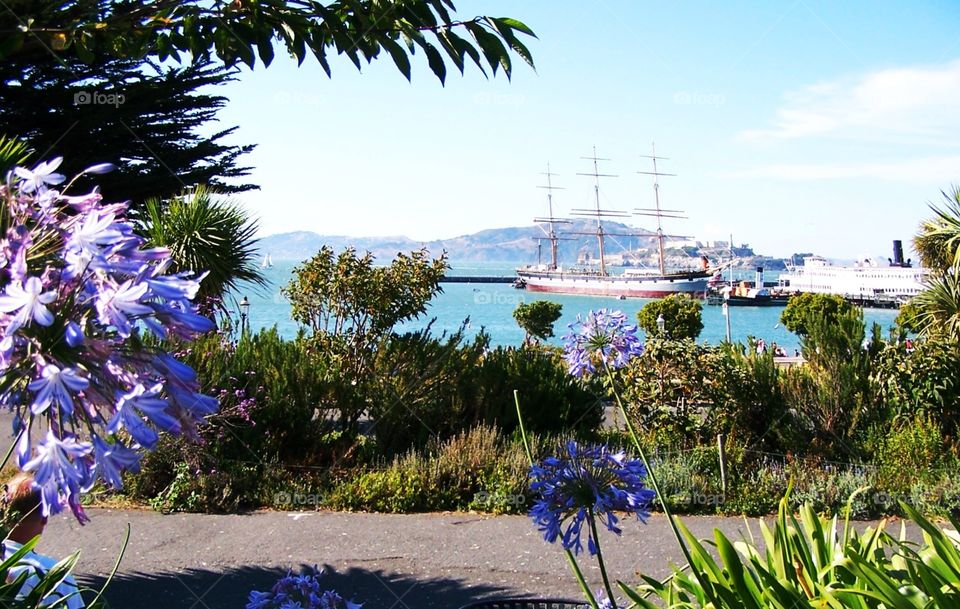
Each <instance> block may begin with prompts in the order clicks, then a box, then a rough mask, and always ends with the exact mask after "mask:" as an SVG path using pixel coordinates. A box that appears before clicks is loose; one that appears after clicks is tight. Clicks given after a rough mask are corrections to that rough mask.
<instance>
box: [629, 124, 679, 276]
mask: <svg viewBox="0 0 960 609" xmlns="http://www.w3.org/2000/svg"><path fill="white" fill-rule="evenodd" d="M650 147H651V149H652V154H651V155H649V156H648V155H645V154H641V155H640V156H641V158H645V159H651V160H652V161H653V171H638V172H637V173H641V174H644V175H649V176H653V196H654V201H655V203H656V207H655V208H654V209H650V208H638V209H637V210H636V214H637V215H638V216H655V217H656V218H657V250H658V254H659V255H658V258H659V261H660V274H661V275H665V274H666V265H665V264H664V254H663V238H664V234H663V218H682V219H686V216H683V215H679V214H682V213H683V212H682V211H680V210H678V209H662V208H661V207H660V180H659V178H660V176H671V177H673V176H676V175H677V174H675V173H660V172H659V171H657V161H658V160H659V161H669V160H670V159H668V158H667V157H665V156H657V147H656V144H653V143H651V144H650Z"/></svg>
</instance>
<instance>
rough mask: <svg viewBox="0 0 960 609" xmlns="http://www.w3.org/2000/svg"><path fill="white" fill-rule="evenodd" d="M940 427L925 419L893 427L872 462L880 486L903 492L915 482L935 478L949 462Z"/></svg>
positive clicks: (919, 418) (925, 417) (917, 419)
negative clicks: (875, 462)
mask: <svg viewBox="0 0 960 609" xmlns="http://www.w3.org/2000/svg"><path fill="white" fill-rule="evenodd" d="M949 456H950V455H949V452H947V451H946V447H945V445H944V442H943V434H942V432H941V431H940V425H938V424H937V422H936V421H934V420H933V419H932V418H930V417H927V416H921V417H917V418H916V419H914V420H913V421H902V422H900V424H898V425H895V426H894V427H893V428H892V429H891V430H890V432H889V434H887V436H886V438H884V440H883V441H882V442H881V443H880V446H879V448H878V451H877V455H876V461H877V465H878V468H879V478H880V480H879V481H880V484H881V486H882V487H883V488H884V489H886V490H888V491H892V492H905V491H907V490H909V489H910V487H911V486H912V485H913V484H915V483H916V482H931V481H933V480H935V479H936V478H938V477H939V475H940V473H941V471H942V466H943V465H944V463H945V462H947V461H948V459H949Z"/></svg>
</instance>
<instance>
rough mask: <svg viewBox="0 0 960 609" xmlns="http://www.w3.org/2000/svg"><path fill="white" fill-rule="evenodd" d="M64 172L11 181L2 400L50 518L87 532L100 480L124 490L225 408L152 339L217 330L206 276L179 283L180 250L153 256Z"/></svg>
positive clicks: (6, 191) (1, 209)
mask: <svg viewBox="0 0 960 609" xmlns="http://www.w3.org/2000/svg"><path fill="white" fill-rule="evenodd" d="M60 162H61V159H59V158H57V159H53V160H51V161H49V162H45V163H40V164H39V165H37V166H36V167H34V168H33V169H27V168H24V167H17V168H15V169H14V170H13V171H12V172H10V173H9V174H8V175H7V176H6V181H5V183H3V184H2V185H0V236H2V239H0V289H2V290H3V291H2V294H0V374H2V376H0V403H2V404H3V406H5V407H6V408H8V409H9V410H11V411H12V412H13V414H14V432H15V433H16V434H17V435H18V439H17V443H16V454H17V463H18V465H19V466H20V467H21V468H22V469H23V470H25V471H28V472H32V473H33V475H34V479H35V480H36V483H37V484H38V485H39V487H40V489H41V492H42V496H43V512H44V514H45V515H49V514H52V513H57V512H59V511H60V510H61V508H62V507H63V506H69V507H70V509H71V510H72V511H73V513H74V515H75V516H76V517H77V519H78V520H79V521H80V522H84V521H85V520H86V519H87V518H86V515H85V514H84V511H83V508H82V506H81V501H80V500H81V496H82V494H83V493H84V492H86V491H87V490H89V489H90V488H91V487H92V486H93V484H94V483H95V482H97V481H101V482H103V483H105V484H106V485H107V486H110V487H113V488H119V487H120V486H121V485H122V479H121V474H122V472H124V471H127V470H131V471H133V470H136V469H137V467H138V463H139V460H140V458H141V455H142V453H143V451H145V450H149V449H151V448H153V447H154V446H155V445H156V443H157V440H158V432H160V431H165V432H169V433H173V434H184V435H187V436H195V435H196V427H197V424H198V423H200V422H201V421H202V420H203V418H204V417H206V416H208V415H210V414H212V413H214V412H216V410H217V407H218V404H217V400H216V398H214V397H211V396H208V395H204V394H202V393H201V392H200V390H199V389H200V387H199V383H198V381H197V376H196V373H195V372H194V371H193V369H192V368H190V367H189V366H187V365H185V364H184V363H182V362H181V361H179V360H178V359H176V358H175V357H173V356H172V355H171V354H169V353H167V352H164V351H163V350H161V349H159V348H150V347H147V346H146V345H145V341H144V336H143V333H145V332H146V333H150V334H152V335H153V336H155V337H157V338H158V339H190V338H192V337H194V336H196V335H197V334H199V333H202V332H206V331H209V330H212V329H213V328H214V324H213V322H212V321H210V320H209V319H207V318H206V317H203V316H201V315H199V314H197V312H196V310H195V309H194V306H193V304H192V303H191V300H192V298H193V297H194V296H195V295H196V292H197V289H198V287H199V282H200V280H201V279H202V276H193V275H190V274H186V273H177V274H170V273H168V272H167V269H168V267H169V264H170V253H169V251H167V250H166V249H162V248H153V249H145V248H144V247H143V244H144V241H143V239H142V238H141V237H140V236H138V235H137V234H136V233H135V232H134V231H133V227H132V225H131V224H130V223H129V222H127V221H125V219H124V213H125V212H126V210H127V206H126V204H124V203H110V204H107V203H104V202H103V200H102V196H101V195H100V193H99V192H98V191H97V190H96V189H94V190H92V191H90V192H88V193H84V194H79V195H73V194H68V193H69V191H70V188H71V186H72V185H73V183H74V181H75V180H76V179H77V178H74V179H73V180H71V181H70V182H67V181H66V178H65V176H63V175H61V174H58V173H56V169H57V167H58V166H59V165H60ZM110 169H111V166H109V165H106V164H103V165H95V166H93V167H90V168H88V169H86V170H85V171H84V172H82V173H81V174H80V175H84V174H99V173H103V172H105V171H109V170H110ZM77 177H80V176H77ZM61 185H63V186H62V187H61ZM37 435H39V436H41V439H40V440H39V441H38V442H37V443H36V444H34V443H33V438H34V437H35V436H37Z"/></svg>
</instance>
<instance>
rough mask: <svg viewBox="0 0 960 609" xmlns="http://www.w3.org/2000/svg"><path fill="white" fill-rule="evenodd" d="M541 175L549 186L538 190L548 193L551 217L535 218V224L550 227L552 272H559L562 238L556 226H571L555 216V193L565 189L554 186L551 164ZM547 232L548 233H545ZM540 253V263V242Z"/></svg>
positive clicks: (548, 236) (548, 234)
mask: <svg viewBox="0 0 960 609" xmlns="http://www.w3.org/2000/svg"><path fill="white" fill-rule="evenodd" d="M540 175H545V176H547V185H546V186H537V188H543V189H545V190H546V191H547V207H548V210H549V212H550V215H549V216H547V217H546V218H534V219H533V221H534V222H538V223H539V222H545V223H548V224H549V225H550V232H548V233H547V239H549V240H550V266H549V269H550V270H551V271H555V270H557V244H558V242H559V241H560V238H559V237H558V236H557V231H556V225H557V224H569V223H570V221H569V220H561V219H559V218H557V217H555V216H554V215H553V191H554V190H563V188H561V187H558V186H554V185H553V181H552V179H551V178H553V177H554V176H555V175H557V174H555V173H550V163H547V171H546V173H541V174H540ZM544 232H546V231H544ZM537 248H538V252H537V261H538V262H539V242H538V246H537Z"/></svg>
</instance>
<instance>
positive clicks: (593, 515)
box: [530, 440, 656, 554]
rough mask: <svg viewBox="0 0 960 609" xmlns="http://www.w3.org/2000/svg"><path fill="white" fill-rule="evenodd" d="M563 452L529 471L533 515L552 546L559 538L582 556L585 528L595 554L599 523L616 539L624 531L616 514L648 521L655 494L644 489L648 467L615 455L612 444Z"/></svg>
mask: <svg viewBox="0 0 960 609" xmlns="http://www.w3.org/2000/svg"><path fill="white" fill-rule="evenodd" d="M562 452H563V453H564V454H561V456H559V457H549V458H547V459H545V460H544V461H543V462H542V463H541V464H540V465H533V466H531V468H530V478H531V483H530V489H531V490H532V491H533V493H534V496H535V497H536V501H535V503H534V505H533V508H532V509H531V510H530V517H531V518H532V519H533V521H534V523H535V524H536V525H537V528H539V529H540V531H542V532H543V537H544V539H546V540H547V541H548V542H550V543H554V542H556V540H557V539H560V540H561V543H562V544H563V547H564V548H565V549H567V550H573V552H574V553H575V554H579V553H580V551H581V550H582V549H583V545H582V543H581V536H582V532H583V527H584V524H586V525H587V550H588V551H589V552H590V554H596V553H597V543H596V540H595V539H594V537H593V528H594V525H595V522H596V520H599V521H600V522H601V523H603V525H604V526H606V528H607V530H609V531H611V532H613V533H615V534H617V535H620V534H621V532H622V530H621V529H620V527H619V526H618V523H619V522H620V520H619V518H618V516H617V514H616V512H624V513H628V514H635V515H636V516H637V518H638V519H639V520H641V521H645V519H646V518H647V516H648V515H649V511H648V510H649V507H650V504H651V502H652V501H653V500H654V498H655V497H656V495H655V493H654V492H653V491H652V490H650V489H648V488H646V486H645V480H646V477H647V469H646V468H645V467H644V466H643V463H641V462H640V461H639V460H637V459H628V458H627V456H626V454H625V453H623V452H616V453H614V452H611V451H610V449H609V448H608V447H607V446H604V445H601V444H593V445H587V446H581V445H580V444H578V443H577V442H576V441H574V440H570V441H568V442H567V443H566V444H565V445H564V446H563V451H562Z"/></svg>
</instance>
